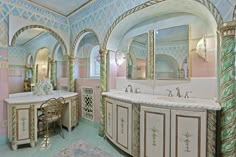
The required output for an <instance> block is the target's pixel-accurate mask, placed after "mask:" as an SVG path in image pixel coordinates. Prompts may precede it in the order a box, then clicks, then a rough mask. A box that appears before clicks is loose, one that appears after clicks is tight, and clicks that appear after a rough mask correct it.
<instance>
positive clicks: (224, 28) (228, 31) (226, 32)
mask: <svg viewBox="0 0 236 157" xmlns="http://www.w3.org/2000/svg"><path fill="white" fill-rule="evenodd" d="M235 29H236V21H230V22H226V23H224V24H222V25H221V26H220V27H218V30H219V31H220V33H221V35H222V36H223V37H230V36H232V37H234V36H235Z"/></svg>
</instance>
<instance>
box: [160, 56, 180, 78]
mask: <svg viewBox="0 0 236 157" xmlns="http://www.w3.org/2000/svg"><path fill="white" fill-rule="evenodd" d="M155 58H156V60H155V69H156V70H155V77H156V78H158V79H170V78H172V79H178V78H179V68H178V67H179V64H178V62H177V60H176V59H175V58H174V57H173V56H170V55H165V54H156V56H155Z"/></svg>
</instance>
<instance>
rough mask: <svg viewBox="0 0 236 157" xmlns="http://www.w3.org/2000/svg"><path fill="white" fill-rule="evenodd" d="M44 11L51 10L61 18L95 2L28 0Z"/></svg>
mask: <svg viewBox="0 0 236 157" xmlns="http://www.w3.org/2000/svg"><path fill="white" fill-rule="evenodd" d="M28 1H30V2H32V3H34V4H36V5H39V6H41V7H42V8H44V9H47V10H51V11H53V12H56V13H58V14H60V15H63V16H66V17H67V16H69V15H71V14H72V13H74V12H75V11H77V10H79V9H81V8H82V7H84V6H86V5H88V4H90V2H92V1H95V0H28Z"/></svg>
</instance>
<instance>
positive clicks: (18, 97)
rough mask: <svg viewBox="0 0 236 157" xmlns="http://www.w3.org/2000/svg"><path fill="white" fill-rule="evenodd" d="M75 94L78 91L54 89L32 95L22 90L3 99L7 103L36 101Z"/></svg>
mask: <svg viewBox="0 0 236 157" xmlns="http://www.w3.org/2000/svg"><path fill="white" fill-rule="evenodd" d="M76 95H78V93H74V92H67V91H62V90H56V91H53V93H52V94H49V95H43V96H37V95H33V93H32V92H23V93H16V94H10V95H9V98H7V99H5V100H4V101H5V102H6V103H8V104H23V103H37V102H43V101H46V100H48V99H50V98H59V97H64V98H69V97H73V96H76Z"/></svg>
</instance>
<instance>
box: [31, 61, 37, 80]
mask: <svg viewBox="0 0 236 157" xmlns="http://www.w3.org/2000/svg"><path fill="white" fill-rule="evenodd" d="M36 72H37V71H36V66H35V65H33V76H32V81H33V82H32V83H33V84H35V83H36Z"/></svg>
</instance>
